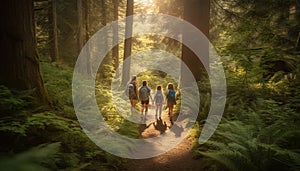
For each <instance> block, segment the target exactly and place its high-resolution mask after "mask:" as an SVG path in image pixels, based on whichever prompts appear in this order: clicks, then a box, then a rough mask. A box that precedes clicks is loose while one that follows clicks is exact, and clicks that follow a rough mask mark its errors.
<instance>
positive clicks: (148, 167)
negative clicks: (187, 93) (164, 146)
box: [120, 108, 203, 171]
mask: <svg viewBox="0 0 300 171" xmlns="http://www.w3.org/2000/svg"><path fill="white" fill-rule="evenodd" d="M153 116H154V117H155V109H153V108H150V109H149V112H148V117H153ZM172 120H173V121H176V116H174V117H173V119H172ZM147 124H148V126H146V127H145V125H142V124H141V125H140V128H139V132H140V135H141V137H142V138H150V137H155V136H158V135H159V134H161V132H164V131H165V132H168V130H169V129H170V127H171V126H172V123H171V122H170V117H169V116H168V114H167V113H162V116H161V119H159V118H158V119H157V120H156V121H155V122H154V123H147ZM155 125H156V126H155ZM157 125H160V126H159V127H158V126H157ZM193 141H194V137H192V136H187V137H186V138H184V139H183V141H182V142H181V143H180V144H178V145H177V146H175V148H173V149H171V150H170V151H168V152H166V153H164V154H162V155H159V156H156V157H152V158H148V159H128V160H126V162H125V163H123V164H122V165H121V168H120V170H122V171H123V170H124V171H156V170H159V171H169V170H172V171H177V170H178V171H179V170H180V171H192V170H193V171H201V170H203V166H202V163H201V162H202V161H201V159H195V158H194V154H193V151H192V147H193Z"/></svg>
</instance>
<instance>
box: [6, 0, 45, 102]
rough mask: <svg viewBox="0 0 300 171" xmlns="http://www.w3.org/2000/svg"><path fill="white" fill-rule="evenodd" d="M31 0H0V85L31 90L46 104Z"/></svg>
mask: <svg viewBox="0 0 300 171" xmlns="http://www.w3.org/2000/svg"><path fill="white" fill-rule="evenodd" d="M33 15H34V11H33V1H32V0H7V1H2V2H1V7H0V18H1V22H2V24H1V26H0V28H1V29H0V30H1V36H0V47H1V49H2V51H1V53H2V55H1V56H2V60H1V63H0V84H2V85H5V86H7V87H10V88H14V89H18V90H31V89H33V90H34V94H33V95H34V96H35V97H36V98H38V101H39V102H40V103H41V104H46V105H49V101H48V98H47V93H46V90H45V88H44V84H43V80H42V77H41V74H40V66H39V59H38V54H37V49H36V48H37V45H36V36H35V24H34V17H33Z"/></svg>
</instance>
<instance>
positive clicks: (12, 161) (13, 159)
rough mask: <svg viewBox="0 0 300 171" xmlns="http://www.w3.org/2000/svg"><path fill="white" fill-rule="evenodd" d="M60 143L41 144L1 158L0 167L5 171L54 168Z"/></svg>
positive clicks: (55, 167)
mask: <svg viewBox="0 0 300 171" xmlns="http://www.w3.org/2000/svg"><path fill="white" fill-rule="evenodd" d="M59 148H60V143H52V144H42V145H39V146H37V147H34V148H31V149H29V150H27V151H25V152H22V153H20V154H16V155H14V156H10V157H6V158H4V159H3V158H2V159H1V160H0V167H1V169H3V170H7V171H14V170H19V171H31V170H43V171H46V170H56V169H57V166H56V164H57V162H58V160H59V155H60V154H61V153H60V152H59Z"/></svg>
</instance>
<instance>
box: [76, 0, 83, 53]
mask: <svg viewBox="0 0 300 171" xmlns="http://www.w3.org/2000/svg"><path fill="white" fill-rule="evenodd" d="M77 15H78V18H77V19H78V21H77V22H78V32H77V47H78V54H79V53H80V51H81V49H82V47H83V29H82V23H83V22H82V18H83V17H82V0H77Z"/></svg>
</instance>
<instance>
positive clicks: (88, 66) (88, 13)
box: [84, 0, 92, 75]
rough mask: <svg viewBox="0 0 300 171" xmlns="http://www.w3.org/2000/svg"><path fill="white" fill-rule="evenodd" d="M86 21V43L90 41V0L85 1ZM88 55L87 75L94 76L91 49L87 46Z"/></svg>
mask: <svg viewBox="0 0 300 171" xmlns="http://www.w3.org/2000/svg"><path fill="white" fill-rule="evenodd" d="M84 9H85V12H84V20H85V42H87V41H89V39H90V0H85V1H84ZM85 50H86V55H87V74H88V75H91V74H92V65H91V55H90V50H91V49H90V47H89V46H87V47H86V48H85Z"/></svg>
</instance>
